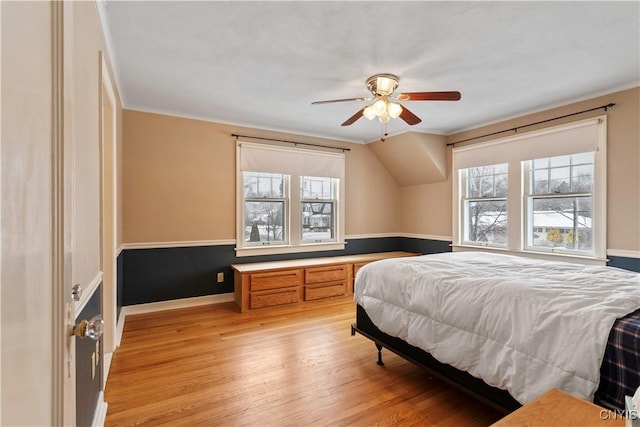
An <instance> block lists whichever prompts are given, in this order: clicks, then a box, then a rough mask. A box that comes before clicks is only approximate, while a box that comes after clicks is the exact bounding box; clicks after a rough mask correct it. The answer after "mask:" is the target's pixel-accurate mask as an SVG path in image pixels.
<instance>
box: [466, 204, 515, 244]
mask: <svg viewBox="0 0 640 427" xmlns="http://www.w3.org/2000/svg"><path fill="white" fill-rule="evenodd" d="M465 210H466V212H465V214H466V218H467V221H466V227H465V228H466V230H465V240H466V241H467V242H479V243H488V244H494V245H506V244H507V201H506V200H490V201H468V202H467V203H466V209H465Z"/></svg>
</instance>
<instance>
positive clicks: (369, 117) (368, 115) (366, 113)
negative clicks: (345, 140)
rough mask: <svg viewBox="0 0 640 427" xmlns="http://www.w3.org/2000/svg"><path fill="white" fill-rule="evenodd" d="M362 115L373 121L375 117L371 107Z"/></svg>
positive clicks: (374, 111)
mask: <svg viewBox="0 0 640 427" xmlns="http://www.w3.org/2000/svg"><path fill="white" fill-rule="evenodd" d="M362 115H363V116H365V117H366V118H367V119H369V120H373V119H374V118H375V117H376V110H375V109H374V108H373V105H369V106H368V107H366V108H365V109H364V111H363V112H362Z"/></svg>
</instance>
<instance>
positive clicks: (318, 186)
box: [300, 176, 338, 243]
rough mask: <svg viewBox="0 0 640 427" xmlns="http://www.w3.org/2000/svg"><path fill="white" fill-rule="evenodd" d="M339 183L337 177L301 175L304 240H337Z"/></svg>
mask: <svg viewBox="0 0 640 427" xmlns="http://www.w3.org/2000/svg"><path fill="white" fill-rule="evenodd" d="M337 184H338V180H337V179H335V178H326V177H311V176H303V177H300V203H301V207H300V212H301V215H302V217H301V220H300V225H301V234H302V238H301V241H302V242H315V243H320V242H332V241H335V238H336V234H335V228H336V215H335V206H336V189H337Z"/></svg>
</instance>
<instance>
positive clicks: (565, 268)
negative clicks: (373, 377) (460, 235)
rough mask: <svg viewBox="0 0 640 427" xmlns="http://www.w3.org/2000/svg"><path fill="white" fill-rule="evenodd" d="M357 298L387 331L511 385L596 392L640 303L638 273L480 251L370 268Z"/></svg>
mask: <svg viewBox="0 0 640 427" xmlns="http://www.w3.org/2000/svg"><path fill="white" fill-rule="evenodd" d="M355 300H356V302H357V303H358V304H359V305H361V306H362V307H363V308H364V309H365V310H366V312H367V314H368V315H369V317H370V318H371V320H372V321H373V323H374V324H375V325H376V326H377V327H378V328H379V329H380V330H382V331H383V332H386V333H387V334H389V335H392V336H396V337H399V338H402V339H403V340H405V341H406V342H408V343H409V344H412V345H414V346H416V347H420V348H422V349H423V350H425V351H427V352H429V353H430V354H431V355H432V356H433V357H435V358H436V359H437V360H439V361H440V362H442V363H447V364H450V365H452V366H454V367H456V368H458V369H461V370H464V371H468V372H469V373H471V374H472V375H474V376H476V377H479V378H481V379H483V380H484V381H485V382H486V383H487V384H489V385H492V386H495V387H498V388H501V389H504V390H508V391H509V392H510V393H511V395H512V396H513V397H514V398H515V399H516V400H518V401H519V402H520V403H522V404H525V403H527V402H528V401H530V400H532V399H535V398H536V397H537V396H539V395H540V394H542V393H544V392H545V391H547V390H549V389H551V388H554V387H556V388H559V389H561V390H564V391H566V392H568V393H570V394H573V395H575V396H579V397H582V398H585V399H588V400H593V395H594V393H595V391H596V389H597V387H598V383H599V381H600V364H601V363H602V359H603V356H604V351H605V347H606V343H607V339H608V336H609V331H610V330H611V327H612V326H613V324H614V322H615V320H616V319H617V318H619V317H623V316H625V315H626V314H628V313H631V312H633V311H634V310H636V309H638V308H640V274H638V273H633V272H630V271H626V270H621V269H616V268H611V267H596V266H585V265H578V264H570V263H565V262H549V261H539V260H533V259H528V258H523V257H517V256H509V255H496V254H490V253H482V252H456V253H442V254H435V255H424V256H418V257H409V258H397V259H386V260H382V261H377V262H374V263H370V264H367V265H365V266H364V267H362V268H361V269H360V270H359V271H358V274H357V276H356V281H355Z"/></svg>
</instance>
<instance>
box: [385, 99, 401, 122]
mask: <svg viewBox="0 0 640 427" xmlns="http://www.w3.org/2000/svg"><path fill="white" fill-rule="evenodd" d="M387 112H388V113H389V117H391V118H392V119H397V118H398V117H400V114H401V113H402V106H401V105H400V104H397V103H395V102H389V103H387Z"/></svg>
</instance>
